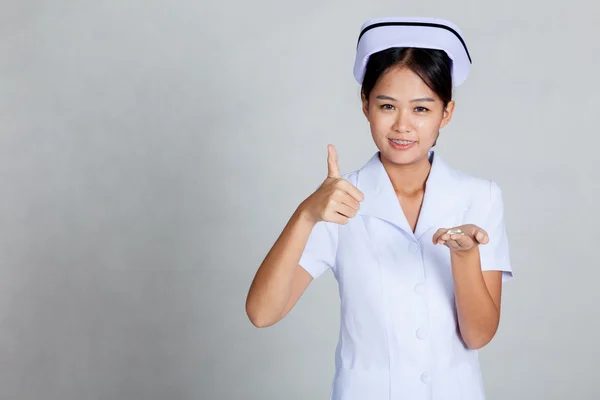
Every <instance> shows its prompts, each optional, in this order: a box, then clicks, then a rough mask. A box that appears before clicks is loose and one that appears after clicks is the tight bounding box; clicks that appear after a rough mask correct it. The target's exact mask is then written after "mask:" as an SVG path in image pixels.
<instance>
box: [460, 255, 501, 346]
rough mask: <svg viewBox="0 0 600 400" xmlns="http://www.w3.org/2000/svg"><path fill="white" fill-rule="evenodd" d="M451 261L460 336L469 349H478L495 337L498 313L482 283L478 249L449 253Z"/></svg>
mask: <svg viewBox="0 0 600 400" xmlns="http://www.w3.org/2000/svg"><path fill="white" fill-rule="evenodd" d="M451 262H452V274H453V277H454V293H455V301H456V308H457V313H458V323H459V328H460V333H461V335H462V337H463V340H464V341H465V343H466V344H467V346H468V347H470V348H473V349H478V348H481V347H483V346H485V345H486V344H487V343H489V342H490V341H491V340H492V338H493V337H494V335H495V333H496V331H497V329H498V323H499V320H500V311H499V308H498V306H497V305H496V304H495V303H494V300H493V299H492V296H491V295H490V292H489V291H488V288H487V286H486V283H485V281H484V278H483V273H482V271H481V261H480V257H479V248H478V247H474V248H473V249H472V250H468V251H464V252H460V251H457V252H452V253H451Z"/></svg>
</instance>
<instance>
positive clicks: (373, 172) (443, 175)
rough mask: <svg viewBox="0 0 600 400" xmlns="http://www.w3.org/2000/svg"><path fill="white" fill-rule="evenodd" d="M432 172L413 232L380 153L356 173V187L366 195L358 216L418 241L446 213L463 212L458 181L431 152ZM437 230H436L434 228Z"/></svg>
mask: <svg viewBox="0 0 600 400" xmlns="http://www.w3.org/2000/svg"><path fill="white" fill-rule="evenodd" d="M429 159H430V160H431V170H430V171H429V175H428V177H427V180H426V183H425V195H424V197H423V204H422V206H421V212H420V213H419V218H418V221H417V226H416V229H415V232H414V233H413V232H412V229H411V228H410V225H409V224H408V221H407V219H406V217H405V215H404V212H403V211H402V207H401V206H400V202H399V200H398V197H397V195H396V193H395V191H394V187H393V186H392V182H391V180H390V178H389V176H388V174H387V171H386V170H385V168H384V166H383V164H382V162H381V159H380V152H379V151H378V152H377V153H375V155H374V156H373V157H372V158H371V159H370V160H369V161H368V162H367V164H365V166H364V167H362V168H361V169H359V170H358V171H357V181H356V182H357V183H356V187H357V188H358V189H359V190H360V191H361V192H362V193H363V194H364V195H365V199H364V201H363V202H362V203H361V206H360V210H359V211H358V215H363V216H369V217H374V218H379V219H382V220H384V221H387V222H389V223H391V224H394V225H396V226H397V227H399V228H400V229H402V230H404V231H405V232H406V233H408V234H409V235H411V236H414V237H416V238H419V237H420V236H421V235H423V234H424V233H425V232H427V231H428V230H429V229H431V228H432V227H436V226H435V225H436V224H437V223H439V221H440V219H441V218H442V217H444V216H446V215H448V214H451V213H456V212H457V211H461V210H464V209H466V208H467V207H466V201H465V200H466V198H465V197H466V196H465V195H464V192H463V191H461V185H460V179H459V177H458V176H457V174H455V173H454V171H453V170H452V169H450V168H449V167H448V166H447V165H446V163H445V162H444V161H443V160H442V159H441V158H440V156H439V154H436V153H434V151H433V150H431V151H430V152H429ZM437 228H438V227H436V229H437Z"/></svg>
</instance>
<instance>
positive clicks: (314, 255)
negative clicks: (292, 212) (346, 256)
mask: <svg viewBox="0 0 600 400" xmlns="http://www.w3.org/2000/svg"><path fill="white" fill-rule="evenodd" d="M338 228H339V225H338V224H336V223H333V222H325V221H320V222H317V223H316V224H315V226H314V227H313V229H312V232H311V233H310V236H309V237H308V241H307V243H306V246H305V247H304V251H303V252H302V256H301V257H300V266H301V267H302V268H304V269H305V270H306V271H307V272H308V273H309V274H310V275H311V276H312V277H313V278H314V279H316V278H318V277H319V276H321V275H322V274H323V272H325V271H327V269H329V268H332V269H333V268H334V266H335V258H336V253H337V242H338Z"/></svg>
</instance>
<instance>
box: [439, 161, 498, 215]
mask: <svg viewBox="0 0 600 400" xmlns="http://www.w3.org/2000/svg"><path fill="white" fill-rule="evenodd" d="M450 174H451V176H452V177H453V181H454V182H455V184H456V187H457V188H459V190H460V191H461V192H462V193H463V196H465V201H466V203H467V204H468V209H470V211H471V213H474V214H481V215H482V216H484V215H485V216H489V215H490V213H492V214H495V213H500V214H502V209H503V201H502V190H501V188H500V186H499V184H498V183H497V182H495V181H494V180H491V179H486V178H483V177H479V176H475V175H472V174H469V173H466V172H464V171H460V170H454V169H453V170H451V172H450Z"/></svg>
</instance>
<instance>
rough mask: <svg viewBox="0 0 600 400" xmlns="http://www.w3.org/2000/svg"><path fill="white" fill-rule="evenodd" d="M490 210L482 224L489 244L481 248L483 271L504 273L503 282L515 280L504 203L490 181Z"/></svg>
mask: <svg viewBox="0 0 600 400" xmlns="http://www.w3.org/2000/svg"><path fill="white" fill-rule="evenodd" d="M489 199H490V208H489V211H488V213H487V216H486V218H485V222H484V223H483V224H482V226H481V228H483V229H484V230H485V231H486V232H487V233H488V237H489V242H488V243H487V244H485V245H481V246H479V254H480V257H481V270H482V271H502V281H503V282H504V281H507V280H509V279H512V278H513V271H512V266H511V262H510V249H509V243H508V237H507V234H506V227H505V222H504V202H503V200H502V192H501V190H500V188H499V187H498V185H497V184H496V183H495V182H493V181H490V197H489Z"/></svg>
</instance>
